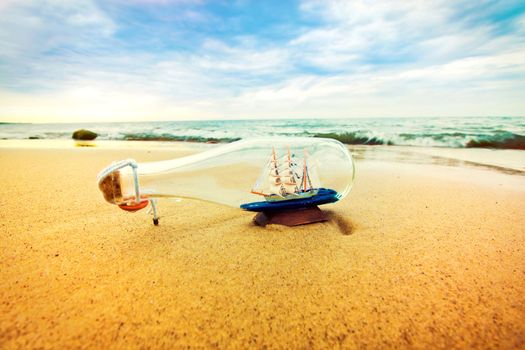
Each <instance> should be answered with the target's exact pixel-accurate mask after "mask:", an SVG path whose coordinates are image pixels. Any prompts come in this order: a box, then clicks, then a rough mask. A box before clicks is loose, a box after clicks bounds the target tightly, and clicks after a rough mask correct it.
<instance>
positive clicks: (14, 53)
mask: <svg viewBox="0 0 525 350" xmlns="http://www.w3.org/2000/svg"><path fill="white" fill-rule="evenodd" d="M6 4H7V5H6ZM2 6H3V7H1V8H0V27H2V28H3V29H4V28H5V30H3V31H2V32H0V71H1V72H2V76H1V77H0V119H2V120H13V118H15V119H16V120H19V121H22V120H24V121H35V120H38V121H53V120H57V121H72V120H77V121H80V120H108V119H114V120H141V119H156V120H158V119H168V120H169V119H177V118H183V119H199V118H200V119H202V118H250V117H253V118H266V117H321V118H322V117H352V116H402V115H436V114H443V115H461V114H465V113H467V114H485V113H489V112H490V113H493V114H501V113H503V114H514V115H519V114H523V109H524V108H523V107H524V104H523V102H520V100H521V101H524V100H525V95H524V94H525V92H524V91H525V86H524V85H525V84H524V80H525V65H524V63H522V62H525V39H524V37H525V36H524V33H525V19H524V18H525V16H524V15H523V14H521V15H519V14H518V15H516V14H510V15H507V16H510V17H508V18H505V17H504V16H503V15H502V13H503V12H502V11H503V10H504V8H505V6H501V5H500V4H498V3H496V2H488V3H486V4H482V5H478V8H476V9H475V10H477V11H473V9H472V8H471V6H472V5H471V4H470V3H469V2H453V3H450V2H445V1H440V2H426V1H386V2H384V1H367V0H358V1H352V2H347V1H329V0H326V1H313V0H305V1H303V2H301V4H300V7H299V11H300V13H299V17H300V18H299V17H298V18H296V19H289V18H287V19H286V23H282V26H280V25H279V23H277V24H275V26H276V28H288V29H289V28H292V29H293V30H288V31H287V33H286V35H280V34H279V35H277V34H276V30H275V28H263V29H264V30H261V28H252V29H249V28H248V29H246V28H244V27H243V26H241V25H239V23H238V20H239V19H238V17H239V16H238V15H237V16H234V17H236V19H235V23H236V25H235V26H234V27H235V28H233V29H232V28H229V24H230V22H228V21H229V18H230V17H231V14H230V13H228V12H227V11H226V10H224V9H223V8H220V6H219V9H217V8H216V7H214V6H211V5H207V4H206V3H204V2H200V1H196V2H195V1H169V0H165V1H162V0H160V1H140V0H135V1H132V2H124V1H121V0H118V1H117V0H114V1H109V2H97V1H94V0H74V1H73V0H69V1H65V0H44V1H36V0H29V1H26V2H24V3H21V2H3V3H2ZM238 6H241V5H238ZM244 6H249V4H248V5H244ZM469 6H470V7H469ZM225 11H226V12H225ZM228 11H231V9H228ZM261 16H262V14H261ZM294 21H295V22H294ZM214 26H215V27H216V30H209V29H210V28H211V29H213V28H214ZM237 27H239V28H241V29H238V28H237ZM242 28H244V29H242ZM205 29H206V30H205ZM225 31H226V34H225ZM276 35H277V37H276ZM460 97H461V98H460ZM444 101H446V102H447V103H444ZM447 106H448V107H447ZM498 108H499V109H498Z"/></svg>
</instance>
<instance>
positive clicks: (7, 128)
mask: <svg viewBox="0 0 525 350" xmlns="http://www.w3.org/2000/svg"><path fill="white" fill-rule="evenodd" d="M80 128H84V129H89V130H92V131H94V132H96V133H97V134H98V135H99V136H98V138H97V140H157V141H191V142H231V141H234V140H238V139H242V138H248V137H265V136H307V137H331V138H335V139H337V140H339V141H341V142H343V143H346V144H353V145H357V144H363V145H398V146H423V147H452V148H498V149H521V150H525V118H523V117H475V118H474V117H461V118H448V117H447V118H445V117H441V118H367V119H304V120H297V119H293V120H292V119H288V120H287V119H282V120H229V121H221V120H213V121H162V122H133V123H124V122H118V123H80V124H20V123H3V124H0V139H70V138H71V135H72V133H73V131H75V130H77V129H80Z"/></svg>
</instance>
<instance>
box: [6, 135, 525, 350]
mask: <svg viewBox="0 0 525 350" xmlns="http://www.w3.org/2000/svg"><path fill="white" fill-rule="evenodd" d="M147 147H148V146H147V145H146V146H144V148H143V149H141V148H129V149H98V148H97V147H93V148H78V149H67V150H60V149H16V148H3V149H0V166H1V168H2V171H1V173H0V185H1V188H2V194H3V196H2V201H1V202H0V209H1V210H0V218H1V220H0V225H1V231H0V232H1V235H0V280H1V287H0V348H2V349H11V348H24V349H27V348H59V349H61V348H95V349H99V348H108V347H111V348H182V347H211V348H246V347H256V348H264V347H268V348H333V347H360V348H365V347H366V348H400V347H401V348H430V347H432V348H505V349H509V348H525V176H523V175H509V174H503V173H499V172H497V171H495V170H488V169H477V168H473V167H458V166H454V167H453V166H443V165H432V164H405V163H399V162H396V163H394V162H385V161H380V160H373V161H370V160H366V159H364V160H362V159H360V160H358V163H357V166H358V172H357V179H356V182H355V185H354V188H353V190H352V192H351V193H350V194H349V196H348V197H346V198H345V199H344V200H343V201H341V202H339V203H336V204H334V205H328V206H324V207H323V209H325V210H326V211H327V212H328V213H329V216H330V218H331V220H330V221H328V222H325V223H319V224H314V225H308V226H299V227H294V228H287V227H281V226H274V225H270V226H268V227H266V228H260V227H255V226H254V225H252V223H251V219H252V217H253V213H248V212H243V211H241V210H239V209H235V208H230V207H225V206H221V205H216V204H213V203H207V202H201V201H197V200H183V201H182V202H175V201H169V200H163V201H161V202H160V210H161V219H160V225H159V226H158V227H155V226H153V225H152V222H151V217H150V216H148V215H146V212H145V211H140V212H137V213H134V214H130V213H127V212H124V211H122V210H119V209H118V208H117V207H115V206H112V205H110V204H108V203H106V202H105V201H104V200H103V198H102V195H101V193H100V192H99V190H98V188H97V186H96V180H95V177H96V174H97V173H98V171H99V170H100V169H101V168H103V167H104V166H106V165H108V164H109V163H110V162H111V161H113V160H117V159H124V158H129V157H133V158H135V159H137V160H138V161H150V160H161V159H169V158H173V157H178V156H182V155H185V154H188V153H190V151H188V150H187V149H182V150H180V151H177V147H173V148H174V149H173V150H160V149H148V148H147Z"/></svg>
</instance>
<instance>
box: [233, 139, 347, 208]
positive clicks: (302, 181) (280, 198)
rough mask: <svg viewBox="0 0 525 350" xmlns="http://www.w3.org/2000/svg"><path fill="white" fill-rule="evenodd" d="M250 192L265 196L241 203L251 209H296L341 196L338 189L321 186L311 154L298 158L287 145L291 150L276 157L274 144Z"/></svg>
mask: <svg viewBox="0 0 525 350" xmlns="http://www.w3.org/2000/svg"><path fill="white" fill-rule="evenodd" d="M251 193H253V194H256V195H260V196H262V197H264V199H265V200H264V201H260V202H252V203H245V204H241V208H242V209H245V210H249V211H266V212H270V211H282V210H296V209H303V208H309V207H314V206H317V205H320V204H327V203H332V202H336V201H337V200H339V196H338V195H337V192H336V191H334V190H332V189H327V188H322V187H320V186H319V180H318V178H317V176H316V172H315V169H314V167H313V166H312V165H311V164H309V161H308V154H307V152H306V151H304V158H303V159H298V158H297V157H295V155H292V154H291V152H290V150H289V149H288V154H287V155H285V156H283V157H280V158H279V157H277V155H276V152H275V148H274V149H272V153H271V155H270V159H269V160H268V162H267V163H266V165H265V166H264V167H263V171H262V173H261V175H260V176H259V179H258V180H257V182H256V183H255V185H254V186H253V189H252V191H251Z"/></svg>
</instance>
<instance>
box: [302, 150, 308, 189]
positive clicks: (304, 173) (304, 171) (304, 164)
mask: <svg viewBox="0 0 525 350" xmlns="http://www.w3.org/2000/svg"><path fill="white" fill-rule="evenodd" d="M306 176H308V173H307V169H306V150H305V151H304V160H303V191H304V192H306Z"/></svg>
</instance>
